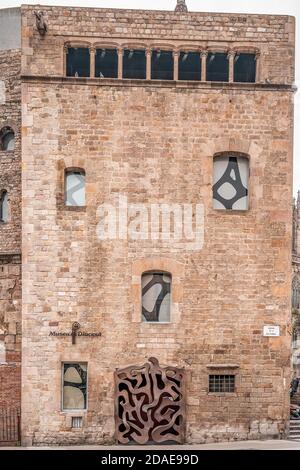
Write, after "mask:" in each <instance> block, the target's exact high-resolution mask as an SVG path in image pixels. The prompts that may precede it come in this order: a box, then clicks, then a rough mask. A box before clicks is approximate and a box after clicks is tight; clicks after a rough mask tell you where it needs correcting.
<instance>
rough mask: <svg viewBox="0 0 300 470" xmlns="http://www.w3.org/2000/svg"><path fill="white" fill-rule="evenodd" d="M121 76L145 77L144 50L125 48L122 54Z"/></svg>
mask: <svg viewBox="0 0 300 470" xmlns="http://www.w3.org/2000/svg"><path fill="white" fill-rule="evenodd" d="M123 78H136V79H145V78H146V52H145V50H131V49H125V50H124V55H123Z"/></svg>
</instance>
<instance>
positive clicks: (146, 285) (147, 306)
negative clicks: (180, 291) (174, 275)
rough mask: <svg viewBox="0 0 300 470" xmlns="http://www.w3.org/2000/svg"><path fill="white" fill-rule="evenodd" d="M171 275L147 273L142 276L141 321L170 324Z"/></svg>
mask: <svg viewBox="0 0 300 470" xmlns="http://www.w3.org/2000/svg"><path fill="white" fill-rule="evenodd" d="M171 281H172V279H171V275H170V274H168V273H163V272H147V273H144V274H143V276H142V320H143V321H144V322H170V313H171Z"/></svg>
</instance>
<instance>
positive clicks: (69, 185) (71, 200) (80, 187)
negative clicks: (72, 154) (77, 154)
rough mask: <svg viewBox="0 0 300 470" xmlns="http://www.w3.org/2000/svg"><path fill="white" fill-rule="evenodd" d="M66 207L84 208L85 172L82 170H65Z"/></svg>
mask: <svg viewBox="0 0 300 470" xmlns="http://www.w3.org/2000/svg"><path fill="white" fill-rule="evenodd" d="M65 204H66V206H77V207H82V206H85V171H84V170H82V169H75V170H74V169H66V170H65Z"/></svg>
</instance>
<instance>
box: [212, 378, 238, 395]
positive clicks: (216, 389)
mask: <svg viewBox="0 0 300 470" xmlns="http://www.w3.org/2000/svg"><path fill="white" fill-rule="evenodd" d="M234 391H235V375H210V376H209V392H210V393H234Z"/></svg>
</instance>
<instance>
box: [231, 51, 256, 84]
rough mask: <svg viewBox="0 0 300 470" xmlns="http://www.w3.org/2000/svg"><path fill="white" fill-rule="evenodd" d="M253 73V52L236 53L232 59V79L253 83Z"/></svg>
mask: <svg viewBox="0 0 300 470" xmlns="http://www.w3.org/2000/svg"><path fill="white" fill-rule="evenodd" d="M255 75H256V58H255V54H237V55H236V56H235V59H234V81H235V82H246V83H254V82H255V79H256V77H255Z"/></svg>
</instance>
